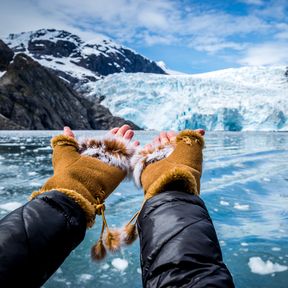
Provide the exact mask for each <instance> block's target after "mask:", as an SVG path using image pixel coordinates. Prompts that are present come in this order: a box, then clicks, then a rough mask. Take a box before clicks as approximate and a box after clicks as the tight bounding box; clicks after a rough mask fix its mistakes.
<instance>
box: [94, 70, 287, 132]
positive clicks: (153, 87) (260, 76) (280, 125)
mask: <svg viewBox="0 0 288 288" xmlns="http://www.w3.org/2000/svg"><path fill="white" fill-rule="evenodd" d="M285 70H286V69H285V67H243V68H237V69H236V68H235V69H225V70H221V71H216V72H210V73H205V74H197V75H155V74H143V73H137V74H126V73H120V74H115V75H110V76H107V77H105V79H103V80H99V81H97V82H96V83H95V88H94V91H92V92H91V97H93V96H92V95H95V94H97V95H102V96H104V97H105V99H104V101H103V102H102V104H103V105H105V106H107V107H108V108H109V109H110V110H111V112H112V113H113V114H114V115H117V116H121V117H124V118H125V119H129V120H131V121H133V122H134V123H136V124H137V125H139V126H140V127H144V128H146V129H158V130H162V129H176V130H180V129H185V128H192V129H193V128H197V127H201V128H205V129H207V130H230V131H240V130H260V131H271V130H280V131H284V130H285V131H287V130H288V81H287V80H288V79H287V77H286V76H285Z"/></svg>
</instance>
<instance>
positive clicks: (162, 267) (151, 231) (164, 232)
mask: <svg viewBox="0 0 288 288" xmlns="http://www.w3.org/2000/svg"><path fill="white" fill-rule="evenodd" d="M138 231H139V237H140V247H141V266H142V278H143V286H144V287H147V288H148V287H149V288H150V287H151V288H152V287H153V288H155V287H195V288H196V287H197V288H199V287H234V284H233V280H232V276H231V274H230V272H229V271H228V269H227V267H226V266H225V264H224V263H223V259H222V254H221V248H220V246H219V243H218V239H217V235H216V232H215V229H214V226H213V223H212V220H211V218H210V217H209V214H208V211H207V209H206V207H205V204H204V202H203V201H202V200H201V199H200V198H199V197H198V196H195V195H192V194H189V193H185V192H178V191H169V192H164V193H161V194H158V195H156V196H155V197H153V198H151V199H149V200H148V201H147V202H146V203H145V205H144V207H143V209H142V211H141V214H140V215H139V217H138Z"/></svg>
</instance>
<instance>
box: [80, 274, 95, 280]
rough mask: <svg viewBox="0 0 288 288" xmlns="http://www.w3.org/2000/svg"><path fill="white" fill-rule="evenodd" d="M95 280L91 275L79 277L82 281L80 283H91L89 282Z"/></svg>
mask: <svg viewBox="0 0 288 288" xmlns="http://www.w3.org/2000/svg"><path fill="white" fill-rule="evenodd" d="M92 279H93V275H91V274H85V273H84V274H81V275H80V276H79V280H80V282H86V281H89V280H92Z"/></svg>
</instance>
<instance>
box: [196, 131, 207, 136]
mask: <svg viewBox="0 0 288 288" xmlns="http://www.w3.org/2000/svg"><path fill="white" fill-rule="evenodd" d="M195 131H196V132H198V133H200V134H201V135H202V136H204V135H205V130H204V129H196V130H195Z"/></svg>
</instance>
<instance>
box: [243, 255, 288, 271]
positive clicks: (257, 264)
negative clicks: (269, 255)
mask: <svg viewBox="0 0 288 288" xmlns="http://www.w3.org/2000/svg"><path fill="white" fill-rule="evenodd" d="M248 266H249V268H250V270H251V272H252V273H255V274H260V275H266V274H272V273H275V272H283V271H286V270H288V266H285V265H281V264H278V263H272V262H271V261H270V260H267V261H266V262H265V261H263V260H262V259H261V258H260V257H251V258H250V259H249V262H248Z"/></svg>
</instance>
